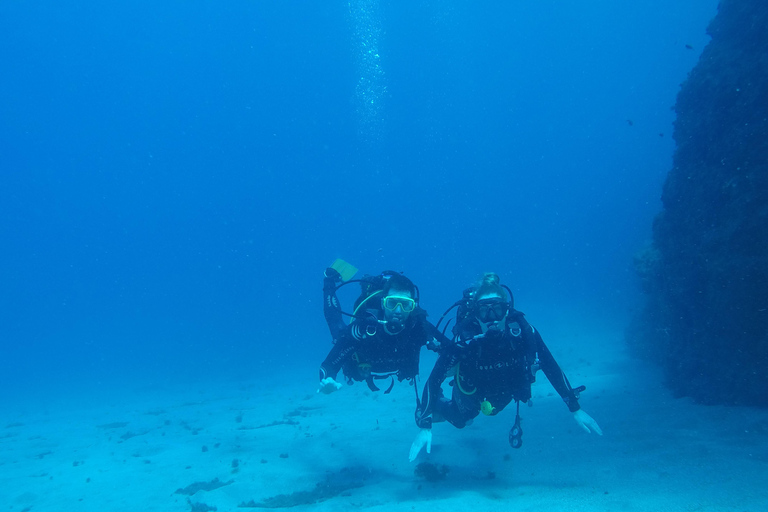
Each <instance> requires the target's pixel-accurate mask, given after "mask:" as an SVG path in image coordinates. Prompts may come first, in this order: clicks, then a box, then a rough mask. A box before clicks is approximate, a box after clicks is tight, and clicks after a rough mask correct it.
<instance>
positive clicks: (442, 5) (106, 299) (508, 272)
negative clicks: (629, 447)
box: [0, 0, 717, 399]
mask: <svg viewBox="0 0 768 512" xmlns="http://www.w3.org/2000/svg"><path fill="white" fill-rule="evenodd" d="M716 7H717V1H716V0H679V1H675V2H668V1H662V0H645V1H639V2H615V1H612V0H599V1H598V0H595V1H589V2H587V1H582V2H558V1H552V0H542V1H535V2H533V1H522V0H515V1H507V2H463V1H458V0H454V1H437V0H431V1H423V2H421V1H420V2H405V1H384V0H351V1H349V2H347V1H323V2H291V1H289V2H267V1H232V2H202V1H178V0H176V1H166V2H148V1H143V0H137V1H133V2H122V3H120V2H118V3H114V2H107V3H105V2H95V1H80V2H54V1H50V0H47V1H46V0H41V1H31V2H21V1H18V0H11V1H5V2H2V3H1V4H0V51H1V52H2V57H1V58H0V76H2V77H3V78H2V80H0V98H1V99H0V240H2V247H3V251H2V253H0V269H2V270H1V271H0V290H1V292H0V344H1V345H2V357H1V358H0V385H2V387H3V389H4V390H5V393H4V394H5V395H6V397H9V399H10V397H16V398H22V399H23V398H24V397H28V396H38V397H41V396H52V395H54V394H57V393H67V392H72V393H82V392H83V391H84V390H106V391H109V390H110V389H116V388H117V387H119V386H123V385H128V386H137V385H138V386H143V385H158V384H181V385H184V384H185V383H195V382H205V381H220V380H222V379H233V380H245V379H262V378H266V379H270V380H272V381H279V380H280V379H290V380H296V379H300V380H301V379H304V380H306V382H307V389H308V390H311V391H313V390H314V387H315V386H316V383H315V381H316V378H317V373H316V371H315V367H317V366H318V365H319V363H320V362H321V361H322V359H323V357H325V354H326V353H327V351H328V349H329V348H330V336H329V333H328V329H327V327H326V325H325V321H324V318H323V313H322V302H321V287H322V273H323V270H324V269H325V267H327V266H328V265H329V264H330V263H331V262H333V260H334V259H335V258H343V259H345V260H347V261H349V262H350V263H352V264H353V265H355V266H357V267H358V268H359V269H360V270H361V273H363V272H364V273H370V274H374V273H378V272H381V271H383V270H387V269H392V270H397V271H403V272H405V274H406V275H407V276H409V277H410V278H412V279H413V280H414V281H415V282H416V284H417V285H418V286H419V287H420V290H421V296H422V305H423V306H424V307H425V308H426V309H427V310H428V311H429V313H430V318H431V319H432V320H433V321H436V320H437V318H439V316H440V314H441V313H442V312H443V311H444V310H445V309H447V308H448V307H449V306H450V305H451V304H453V302H454V301H455V300H457V299H458V298H459V297H460V294H461V291H462V290H463V289H464V288H466V287H467V286H469V285H470V284H472V282H473V281H474V280H475V279H477V278H478V277H479V276H480V275H481V273H482V272H486V271H495V272H497V273H499V274H500V275H501V277H502V281H503V282H504V283H507V284H508V285H510V287H511V288H512V290H513V292H514V293H515V299H516V306H517V307H518V308H519V309H520V310H522V311H524V312H526V313H527V314H528V316H529V318H531V320H532V322H535V323H537V325H539V326H540V327H541V328H542V330H543V331H544V333H545V338H546V332H547V329H546V320H547V319H550V318H553V317H554V316H555V315H558V317H559V318H563V317H564V318H574V319H577V318H578V319H579V322H581V324H580V325H583V323H584V322H587V323H591V322H594V324H595V325H608V326H611V327H615V328H621V326H622V325H623V322H624V321H625V320H626V318H627V317H628V316H629V313H630V312H631V311H632V309H633V308H634V307H635V304H636V301H637V299H638V293H639V292H638V290H637V288H638V286H637V283H636V281H635V276H634V274H633V269H632V257H633V254H635V253H636V252H637V251H638V250H639V249H641V248H642V247H643V246H644V245H645V244H646V242H647V240H648V238H649V237H650V232H651V223H652V220H653V217H654V215H655V214H656V213H657V212H658V211H659V210H660V200H659V198H660V194H661V185H662V183H663V180H664V177H665V176H666V173H667V172H668V171H669V169H670V166H671V161H672V153H673V150H674V142H673V140H672V122H673V120H674V112H673V111H672V110H671V107H672V106H673V105H674V102H675V97H676V94H677V92H678V90H679V85H680V83H681V82H682V81H683V80H684V79H685V77H686V75H687V73H688V72H689V71H690V70H691V69H692V67H693V66H694V65H695V63H696V61H697V59H698V56H699V54H700V52H701V50H702V49H703V47H704V46H705V45H706V44H707V42H708V37H707V36H706V33H705V29H706V26H707V23H708V22H709V20H710V19H711V18H712V17H713V16H714V15H715V13H716ZM551 341H552V342H554V343H556V342H555V341H554V340H551ZM547 342H548V343H550V338H547Z"/></svg>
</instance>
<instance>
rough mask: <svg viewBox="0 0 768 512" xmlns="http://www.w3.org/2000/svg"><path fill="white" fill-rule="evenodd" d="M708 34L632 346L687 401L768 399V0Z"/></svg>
mask: <svg viewBox="0 0 768 512" xmlns="http://www.w3.org/2000/svg"><path fill="white" fill-rule="evenodd" d="M708 32H709V34H710V36H711V37H712V39H711V41H710V43H709V44H708V45H707V47H706V48H705V49H704V51H703V53H702V55H701V58H700V60H699V62H698V64H697V65H696V67H695V68H694V69H693V70H692V71H691V73H690V74H689V76H688V78H687V80H686V81H685V83H684V84H683V85H682V88H681V90H680V92H679V94H678V97H677V103H676V105H675V110H676V113H677V120H676V122H675V130H674V137H675V141H676V143H677V149H676V152H675V155H674V161H673V168H672V170H671V171H670V172H669V174H668V176H667V179H666V183H665V185H664V190H663V193H662V202H663V211H662V212H661V213H660V214H659V215H658V216H657V218H656V219H655V221H654V226H653V228H654V229H653V243H652V245H651V246H650V247H649V248H647V249H646V250H644V251H643V252H641V253H640V254H638V256H637V258H636V261H635V263H636V268H637V270H638V273H639V274H640V277H641V279H642V283H643V287H644V291H645V292H646V300H647V302H646V305H645V309H644V310H643V311H642V312H641V313H640V314H638V315H637V317H636V318H635V319H634V321H633V322H632V324H631V325H630V326H629V328H628V329H627V341H628V344H629V346H630V348H631V349H632V350H633V351H634V352H635V353H636V354H637V355H639V356H641V357H644V358H648V359H652V360H654V361H657V362H659V363H660V364H662V365H663V367H664V370H665V375H666V379H667V382H668V384H669V386H670V387H671V389H672V390H673V391H674V392H675V393H676V394H677V395H678V396H690V397H693V398H694V399H695V400H697V401H699V402H702V403H721V404H749V405H761V406H768V2H766V1H765V0H723V1H722V2H721V3H720V6H719V8H718V14H717V16H716V17H715V18H714V19H713V20H712V22H711V23H710V26H709V28H708Z"/></svg>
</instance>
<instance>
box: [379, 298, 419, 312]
mask: <svg viewBox="0 0 768 512" xmlns="http://www.w3.org/2000/svg"><path fill="white" fill-rule="evenodd" d="M381 305H382V307H383V308H384V309H387V310H389V311H395V310H396V309H397V306H400V309H401V310H402V311H403V313H410V312H411V311H413V310H414V309H416V301H415V300H413V299H412V298H410V297H401V296H399V295H387V296H386V297H384V298H383V299H381Z"/></svg>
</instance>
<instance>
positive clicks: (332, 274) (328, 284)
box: [323, 267, 341, 293]
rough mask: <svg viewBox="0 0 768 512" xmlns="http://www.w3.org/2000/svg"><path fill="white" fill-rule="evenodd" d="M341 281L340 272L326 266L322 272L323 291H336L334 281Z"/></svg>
mask: <svg viewBox="0 0 768 512" xmlns="http://www.w3.org/2000/svg"><path fill="white" fill-rule="evenodd" d="M340 282H341V274H339V272H338V271H337V270H336V269H335V268H333V267H328V268H327V269H325V273H324V274H323V291H324V292H326V293H332V292H335V291H336V283H340Z"/></svg>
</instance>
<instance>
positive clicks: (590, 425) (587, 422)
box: [573, 409, 603, 436]
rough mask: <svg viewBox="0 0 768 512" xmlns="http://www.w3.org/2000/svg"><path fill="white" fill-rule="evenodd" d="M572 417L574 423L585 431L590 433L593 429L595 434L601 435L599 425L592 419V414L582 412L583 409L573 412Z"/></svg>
mask: <svg viewBox="0 0 768 512" xmlns="http://www.w3.org/2000/svg"><path fill="white" fill-rule="evenodd" d="M573 419H574V420H576V423H578V424H579V426H580V427H581V428H583V429H584V430H586V431H587V434H591V433H592V432H593V431H594V432H596V433H597V435H600V436H601V435H603V431H602V430H600V425H598V424H597V422H596V421H595V420H593V419H592V416H590V415H589V414H587V413H586V412H584V410H583V409H579V410H578V411H576V412H574V413H573ZM590 429H591V430H590Z"/></svg>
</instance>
